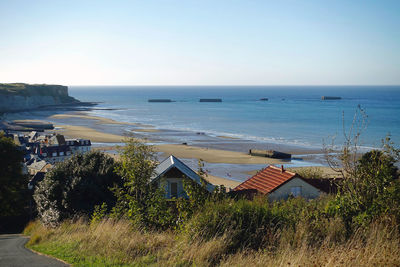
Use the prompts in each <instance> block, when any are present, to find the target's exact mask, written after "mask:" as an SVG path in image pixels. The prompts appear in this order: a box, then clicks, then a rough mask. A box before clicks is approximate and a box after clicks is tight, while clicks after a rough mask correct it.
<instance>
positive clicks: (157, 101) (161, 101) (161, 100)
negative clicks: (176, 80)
mask: <svg viewBox="0 0 400 267" xmlns="http://www.w3.org/2000/svg"><path fill="white" fill-rule="evenodd" d="M148 102H150V103H169V102H172V100H171V99H149V100H148Z"/></svg>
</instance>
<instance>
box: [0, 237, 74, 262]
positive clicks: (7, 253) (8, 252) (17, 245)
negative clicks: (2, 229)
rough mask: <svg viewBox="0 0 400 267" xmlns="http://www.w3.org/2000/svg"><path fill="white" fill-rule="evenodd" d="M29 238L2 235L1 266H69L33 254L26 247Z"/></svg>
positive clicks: (0, 240)
mask: <svg viewBox="0 0 400 267" xmlns="http://www.w3.org/2000/svg"><path fill="white" fill-rule="evenodd" d="M28 239H29V238H28V237H25V236H22V235H0V266H1V267H3V266H7V267H8V266H10V267H11V266H29V267H31V266H32V267H39V266H41V267H42V266H54V267H58V266H60V267H61V266H63V267H65V266H68V265H65V264H64V263H62V262H60V261H58V260H55V259H52V258H49V257H46V256H41V255H38V254H35V253H33V252H32V251H30V250H29V249H27V248H25V247H24V245H25V243H26V242H27V241H28Z"/></svg>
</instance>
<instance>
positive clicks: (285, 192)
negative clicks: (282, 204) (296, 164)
mask: <svg viewBox="0 0 400 267" xmlns="http://www.w3.org/2000/svg"><path fill="white" fill-rule="evenodd" d="M296 186H300V187H301V197H303V198H305V199H313V198H317V197H318V196H319V195H320V194H321V193H322V192H321V191H320V190H318V189H317V188H315V187H314V186H312V185H310V184H308V183H306V182H304V181H303V180H302V179H300V178H293V179H292V180H290V181H289V182H287V183H286V184H284V185H282V186H281V187H279V188H278V189H276V190H275V191H273V192H271V193H269V194H268V199H269V200H271V201H275V200H281V199H287V198H288V197H289V196H290V195H291V189H292V187H296Z"/></svg>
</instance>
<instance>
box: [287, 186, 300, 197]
mask: <svg viewBox="0 0 400 267" xmlns="http://www.w3.org/2000/svg"><path fill="white" fill-rule="evenodd" d="M290 194H291V195H292V196H294V197H298V196H301V186H293V187H292V188H291V189H290Z"/></svg>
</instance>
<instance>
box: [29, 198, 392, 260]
mask: <svg viewBox="0 0 400 267" xmlns="http://www.w3.org/2000/svg"><path fill="white" fill-rule="evenodd" d="M250 205H251V204H250ZM323 226H326V227H327V231H329V232H331V233H330V234H328V235H327V236H326V237H325V238H323V239H321V240H320V242H318V243H309V240H310V239H311V238H310V235H312V234H313V233H312V232H310V231H309V228H308V226H307V225H306V224H304V223H299V224H297V225H296V228H295V229H294V230H292V231H279V232H276V233H275V234H273V235H270V236H269V238H271V239H272V240H273V241H274V243H275V246H273V247H272V246H271V247H265V248H264V249H260V250H251V249H248V248H247V249H246V248H243V249H240V250H238V251H236V252H235V253H230V252H229V251H230V242H229V239H230V235H231V231H234V228H233V227H232V229H231V231H228V232H226V233H225V234H224V235H222V236H215V237H213V238H211V239H208V240H205V239H193V238H192V237H191V236H190V234H189V233H186V232H179V231H162V232H160V231H143V230H141V229H137V228H136V227H135V226H134V225H132V223H131V222H130V221H128V220H123V219H122V220H117V221H116V220H110V219H108V220H103V221H101V222H98V223H95V224H88V222H87V221H85V220H78V221H64V222H63V223H62V224H61V225H60V226H59V227H56V228H46V227H45V226H43V225H42V224H41V223H40V222H33V223H31V224H30V225H28V227H27V228H26V231H25V234H29V235H31V240H30V241H29V243H28V247H29V248H32V249H34V250H36V251H39V252H42V253H45V254H50V255H53V256H55V257H58V258H61V259H63V260H65V261H67V262H69V263H71V264H73V265H74V266H215V265H220V266H398V265H399V264H400V260H399V257H398V255H400V246H399V244H400V242H399V241H400V238H399V235H398V232H397V230H396V227H395V226H392V225H390V224H387V222H386V223H378V222H376V223H373V224H371V225H370V227H369V228H368V229H363V230H361V229H360V230H357V231H355V233H354V234H353V235H352V236H350V237H349V238H348V239H336V238H334V236H335V232H336V231H337V230H340V227H341V226H342V225H341V224H336V223H335V222H330V223H328V224H325V225H323ZM270 242H271V241H270Z"/></svg>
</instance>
